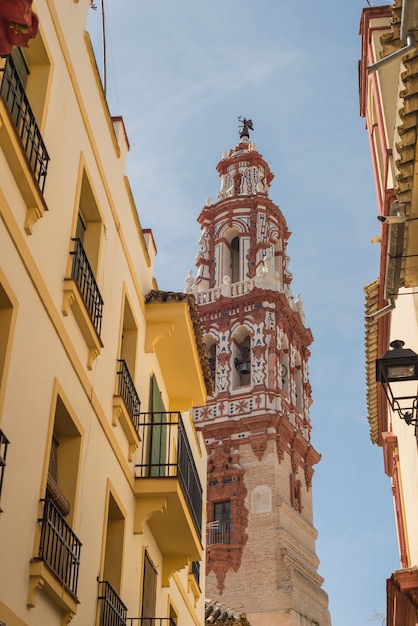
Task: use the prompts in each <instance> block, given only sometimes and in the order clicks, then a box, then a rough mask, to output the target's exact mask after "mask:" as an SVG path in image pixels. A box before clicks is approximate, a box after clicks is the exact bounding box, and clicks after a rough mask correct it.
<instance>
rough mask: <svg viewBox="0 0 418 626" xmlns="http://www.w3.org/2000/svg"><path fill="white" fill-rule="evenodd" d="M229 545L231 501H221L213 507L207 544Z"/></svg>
mask: <svg viewBox="0 0 418 626" xmlns="http://www.w3.org/2000/svg"><path fill="white" fill-rule="evenodd" d="M214 543H228V544H229V543H231V501H230V500H223V501H222V502H215V503H214V505H213V522H210V523H209V524H208V538H207V544H208V545H209V546H210V545H212V544H214Z"/></svg>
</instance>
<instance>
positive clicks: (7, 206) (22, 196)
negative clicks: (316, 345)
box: [0, 0, 211, 626]
mask: <svg viewBox="0 0 418 626" xmlns="http://www.w3.org/2000/svg"><path fill="white" fill-rule="evenodd" d="M89 5H90V3H89V1H88V0H60V1H59V2H58V1H56V0H37V1H36V2H34V3H33V5H32V8H33V10H34V12H35V13H36V15H37V16H38V18H39V32H38V34H37V36H36V38H35V39H33V40H31V42H30V46H29V48H24V49H22V50H21V49H19V48H14V50H13V52H12V54H11V55H9V56H7V57H4V58H0V84H1V86H0V507H1V514H0V624H1V625H2V626H4V625H6V626H41V625H42V626H45V625H46V624H48V626H55V625H64V624H69V623H70V622H71V624H79V625H80V626H86V625H87V624H89V625H96V626H125V625H126V626H141V625H143V626H169V625H170V624H182V625H183V624H186V625H187V624H189V625H190V626H192V625H198V624H202V623H203V621H204V599H203V598H202V591H201V588H202V587H201V583H199V563H200V562H201V561H202V556H203V540H202V528H203V527H204V523H205V516H204V511H203V509H202V502H204V501H205V492H204V489H205V484H206V453H205V446H204V443H203V442H202V441H201V439H200V435H198V434H197V433H196V431H195V429H194V426H193V422H192V420H191V417H190V409H191V407H193V406H200V405H202V404H204V403H205V401H206V397H207V391H208V390H209V391H210V390H211V378H210V372H209V369H208V365H207V360H206V353H205V349H204V344H203V342H202V337H201V330H200V323H199V316H198V312H197V307H196V304H195V301H194V298H193V296H190V295H185V294H178V293H171V292H161V291H159V290H158V287H157V285H156V282H155V280H154V278H153V260H154V256H155V254H156V247H155V243H154V240H153V237H152V232H151V231H149V230H143V229H142V228H141V224H140V222H139V219H138V215H137V212H136V207H135V204H134V200H133V197H132V194H131V190H130V187H129V181H128V179H127V178H126V176H125V159H126V154H127V151H128V149H129V144H128V140H127V136H126V132H125V128H124V124H123V120H122V118H112V117H111V116H110V114H109V111H108V109H107V104H106V100H105V97H104V94H103V90H102V86H101V82H100V77H99V74H98V71H97V67H96V63H95V59H94V55H93V51H92V47H91V43H90V39H89V36H88V34H87V33H86V31H85V25H86V20H87V14H88V10H89ZM201 579H202V580H204V571H203V572H202V573H201Z"/></svg>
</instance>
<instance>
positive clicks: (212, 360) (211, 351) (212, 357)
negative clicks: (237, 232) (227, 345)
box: [207, 343, 216, 389]
mask: <svg viewBox="0 0 418 626" xmlns="http://www.w3.org/2000/svg"><path fill="white" fill-rule="evenodd" d="M207 352H208V360H209V368H210V375H211V376H212V380H213V386H214V388H215V389H216V343H212V344H211V345H210V346H209V347H208V348H207Z"/></svg>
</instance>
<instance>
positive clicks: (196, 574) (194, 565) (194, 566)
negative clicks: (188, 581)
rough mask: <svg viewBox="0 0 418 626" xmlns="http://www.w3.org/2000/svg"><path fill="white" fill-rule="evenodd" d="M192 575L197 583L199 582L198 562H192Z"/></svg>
mask: <svg viewBox="0 0 418 626" xmlns="http://www.w3.org/2000/svg"><path fill="white" fill-rule="evenodd" d="M192 574H194V577H195V578H196V580H197V582H198V583H199V582H200V561H192Z"/></svg>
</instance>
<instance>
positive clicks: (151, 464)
mask: <svg viewBox="0 0 418 626" xmlns="http://www.w3.org/2000/svg"><path fill="white" fill-rule="evenodd" d="M139 436H140V439H141V441H142V447H141V458H140V462H139V463H137V464H136V465H135V479H136V480H135V491H136V498H137V506H136V512H135V532H137V533H142V532H143V528H144V524H145V523H146V522H147V523H148V526H149V527H150V529H151V531H152V533H153V535H154V537H155V539H156V541H157V543H158V546H159V548H160V550H161V552H162V553H163V555H164V565H163V585H168V579H169V578H170V576H171V575H172V574H173V573H174V572H175V571H177V570H178V569H181V568H182V567H184V566H185V565H186V564H187V563H188V561H189V559H191V560H192V561H200V560H201V558H202V544H201V525H202V487H201V484H200V480H199V476H198V473H197V469H196V465H195V462H194V459H193V455H192V451H191V448H190V444H189V441H188V439H187V435H186V431H185V428H184V425H183V421H182V419H181V415H180V414H179V413H141V423H140V425H139Z"/></svg>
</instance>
